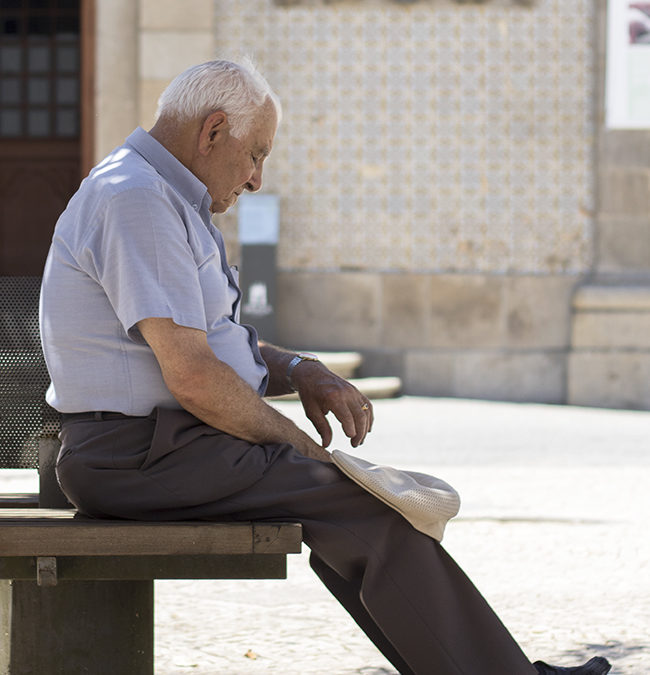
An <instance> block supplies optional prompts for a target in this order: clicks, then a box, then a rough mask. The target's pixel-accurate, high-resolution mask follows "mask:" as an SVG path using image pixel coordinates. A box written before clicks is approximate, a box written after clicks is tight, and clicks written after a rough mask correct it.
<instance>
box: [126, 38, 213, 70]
mask: <svg viewBox="0 0 650 675" xmlns="http://www.w3.org/2000/svg"><path fill="white" fill-rule="evenodd" d="M213 53H214V36H213V34H212V32H211V31H210V30H205V31H201V32H199V31H191V32H189V31H155V32H152V31H149V32H143V33H141V34H140V65H139V68H140V77H141V78H142V79H153V80H165V79H167V80H171V79H172V78H174V77H176V75H178V74H179V73H181V72H182V71H183V70H185V69H186V68H189V66H193V65H196V64H198V63H203V62H205V61H209V60H210V59H211V58H212V57H213Z"/></svg>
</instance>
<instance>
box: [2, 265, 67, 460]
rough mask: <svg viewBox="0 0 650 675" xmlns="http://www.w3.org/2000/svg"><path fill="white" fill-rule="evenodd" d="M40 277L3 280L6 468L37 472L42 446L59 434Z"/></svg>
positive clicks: (3, 376)
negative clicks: (48, 396) (43, 336)
mask: <svg viewBox="0 0 650 675" xmlns="http://www.w3.org/2000/svg"><path fill="white" fill-rule="evenodd" d="M40 285H41V278H40V277H2V276H0V468H15V469H20V468H26V469H31V468H37V467H38V441H39V439H41V438H45V437H52V436H55V435H56V434H57V433H58V430H59V416H58V413H57V412H56V411H55V410H53V409H52V408H50V406H48V405H47V403H45V390H46V389H47V386H48V384H49V382H50V378H49V375H48V373H47V368H46V367H45V360H44V358H43V353H42V351H41V342H40V335H39V329H38V297H39V291H40Z"/></svg>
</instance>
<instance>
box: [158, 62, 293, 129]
mask: <svg viewBox="0 0 650 675" xmlns="http://www.w3.org/2000/svg"><path fill="white" fill-rule="evenodd" d="M267 99H269V100H271V102H272V103H273V105H274V106H275V111H276V113H277V118H278V124H279V123H280V118H281V116H282V107H281V105H280V100H279V99H278V97H277V96H276V94H275V93H274V92H273V90H272V89H271V87H270V86H269V83H268V82H267V81H266V80H265V79H264V77H262V75H261V74H260V73H259V71H258V70H257V69H256V68H255V66H254V65H253V63H252V62H251V61H250V60H249V59H244V60H243V62H242V63H234V62H232V61H222V60H217V61H208V62H207V63H202V64H200V65H198V66H192V67H191V68H188V69H187V70H185V71H184V72H182V73H181V74H180V75H178V76H177V77H176V78H174V80H172V82H171V83H170V84H169V86H168V87H167V88H166V89H165V91H163V93H162V94H161V95H160V98H159V99H158V110H157V111H156V119H158V118H159V117H173V118H175V119H178V120H181V121H186V120H190V119H199V118H205V117H207V116H208V115H210V114H211V113H213V112H215V111H217V110H222V111H223V112H225V113H226V115H228V121H229V123H230V134H231V135H232V136H234V137H235V138H241V137H242V136H243V135H244V134H246V133H247V132H248V130H249V129H250V125H251V123H252V121H253V117H254V114H255V112H256V111H257V109H258V108H259V107H260V106H261V105H263V104H264V102H265V101H266V100H267Z"/></svg>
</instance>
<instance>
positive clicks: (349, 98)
mask: <svg viewBox="0 0 650 675" xmlns="http://www.w3.org/2000/svg"><path fill="white" fill-rule="evenodd" d="M281 5H283V3H274V2H272V0H252V1H251V2H247V3H229V2H225V1H221V0H217V1H216V2H215V12H216V19H215V35H216V44H217V45H218V47H219V50H218V51H219V52H222V53H224V54H226V55H229V54H232V53H234V54H236V53H237V52H239V51H244V52H246V51H248V52H250V53H252V54H253V56H254V57H255V59H256V61H257V63H258V65H259V66H260V69H261V70H262V71H263V72H264V73H266V74H267V76H268V78H269V80H270V82H271V84H272V85H273V87H274V88H275V89H276V90H277V92H278V93H279V95H280V97H281V99H282V101H283V105H284V121H283V124H282V127H281V129H280V131H279V133H278V137H277V139H276V147H275V149H274V151H273V155H272V157H271V159H270V160H269V162H268V166H267V169H266V177H265V188H264V189H265V190H268V191H270V192H276V193H278V194H280V196H281V199H282V219H281V232H280V244H279V250H278V260H279V265H280V280H279V282H280V283H279V308H278V319H279V335H280V339H281V340H282V341H283V342H284V343H285V344H290V345H293V346H297V347H303V348H309V347H311V348H319V349H357V350H361V351H362V352H363V353H364V356H365V360H364V374H368V375H374V374H398V375H400V376H402V378H403V380H404V383H405V389H406V391H407V392H411V393H422V394H439V395H453V396H478V397H488V398H503V399H509V400H532V401H547V402H560V401H564V400H565V399H566V361H567V353H568V348H569V342H570V326H571V296H572V293H573V290H574V288H575V286H576V285H577V284H578V283H579V282H580V280H581V279H582V278H583V277H584V276H585V275H586V274H588V273H589V271H590V270H591V268H592V266H593V263H594V257H595V237H594V219H593V214H594V208H595V203H594V202H595V195H594V180H593V166H594V150H595V120H594V107H593V98H594V87H595V76H596V75H595V58H594V50H593V34H594V26H595V21H596V14H595V8H594V5H593V3H592V2H591V0H577V1H575V2H571V3H566V2H561V1H560V0H540V1H539V2H536V3H532V4H531V6H530V7H522V6H513V5H511V6H505V5H504V4H491V3H488V4H469V3H467V4H462V5H458V4H450V3H444V4H443V3H429V2H426V3H413V4H408V3H401V4H400V3H389V2H383V3H382V2H373V3H360V2H347V3H325V4H323V3H308V4H307V5H305V4H303V3H284V6H281ZM220 226H221V227H222V229H223V230H224V231H225V234H226V237H227V240H228V243H229V244H230V247H231V249H232V250H233V251H234V252H235V255H236V248H237V245H236V218H235V214H232V215H230V216H227V217H225V218H222V219H220Z"/></svg>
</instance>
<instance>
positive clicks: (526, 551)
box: [0, 398, 650, 675]
mask: <svg viewBox="0 0 650 675" xmlns="http://www.w3.org/2000/svg"><path fill="white" fill-rule="evenodd" d="M278 407H280V408H281V409H282V410H283V411H285V413H286V414H288V415H290V416H291V417H293V418H294V419H296V421H298V422H299V423H300V424H304V425H305V427H306V425H307V424H308V423H306V422H305V420H304V418H303V417H302V413H301V411H300V408H299V404H295V403H282V404H280V405H278ZM375 409H376V413H377V422H376V427H375V430H374V431H373V433H372V434H371V436H370V437H369V440H368V441H367V442H366V443H365V445H364V446H363V448H360V449H358V450H357V451H355V453H356V454H358V455H360V456H363V457H367V458H371V459H373V461H377V462H378V463H381V462H384V463H389V464H392V465H393V466H398V467H403V468H410V469H416V470H424V471H427V472H430V473H434V474H437V475H439V476H441V477H442V478H445V479H446V480H448V481H449V482H450V483H452V484H453V485H454V486H455V487H456V488H457V489H458V490H459V492H460V493H461V497H462V500H463V504H462V507H461V512H460V516H459V517H458V518H457V519H456V520H454V521H452V522H451V523H450V524H449V526H448V527H447V532H446V536H445V542H444V543H445V546H446V548H447V549H448V550H449V552H450V553H451V554H452V555H453V556H454V557H455V558H456V560H457V561H458V562H459V564H460V565H461V566H462V567H463V568H464V569H465V571H466V572H467V573H468V574H469V575H470V577H471V578H472V579H473V580H474V582H475V583H476V584H477V586H478V587H479V588H480V589H481V591H482V592H483V594H484V595H485V596H486V597H487V599H488V600H489V601H490V603H491V604H492V606H493V607H494V608H495V609H496V611H497V613H498V614H499V615H500V616H501V618H502V619H503V621H504V622H505V624H506V625H507V626H508V627H509V628H510V630H511V631H512V633H513V634H514V635H515V636H516V638H517V639H518V640H519V642H520V643H521V645H522V647H523V648H524V650H525V651H526V653H527V654H528V655H529V656H530V657H531V658H533V659H537V658H543V659H545V660H549V661H551V662H556V663H562V664H566V665H570V664H574V663H579V662H582V661H584V660H586V658H587V656H588V655H591V654H595V653H599V654H603V655H605V656H607V657H608V658H609V659H610V660H611V661H612V663H613V664H614V668H613V669H612V675H622V674H624V675H647V674H648V673H650V537H649V536H648V535H649V528H648V521H649V520H650V413H642V412H629V411H611V410H598V409H582V408H569V407H554V406H538V405H516V404H507V403H489V402H476V401H459V400H455V401H452V400H445V399H427V398H401V399H396V400H388V401H377V402H376V403H375ZM336 445H338V447H341V448H343V449H345V446H344V443H343V440H342V439H341V436H338V437H337V443H336ZM30 481H33V476H32V475H31V474H30V473H29V472H23V471H20V472H12V473H11V474H8V472H6V471H5V472H0V490H10V489H21V488H22V487H29V485H28V484H29V482H30ZM156 593H157V599H156V617H157V618H156V622H157V623H156V664H157V667H156V673H157V675H172V674H173V675H177V674H182V673H193V674H196V675H216V674H225V675H252V674H254V673H269V674H278V675H280V674H282V675H307V674H314V675H326V674H327V675H352V674H353V673H361V674H363V675H388V674H394V672H395V671H394V670H393V669H392V668H391V666H390V664H388V663H387V662H386V661H385V660H384V659H383V657H382V656H381V654H379V653H378V652H377V651H376V650H375V649H374V647H373V646H372V645H371V644H370V643H369V642H368V641H367V640H366V639H365V637H364V636H363V634H362V633H360V631H359V630H358V629H357V628H356V626H355V624H354V623H353V622H352V621H351V620H350V619H349V618H348V616H347V615H346V614H345V612H344V611H343V610H341V609H340V608H339V607H338V605H337V604H336V602H335V601H334V600H333V599H331V598H330V596H329V595H328V593H327V591H325V590H324V589H323V588H322V587H321V586H320V584H319V583H318V582H317V581H316V580H315V577H314V575H313V574H312V573H311V571H310V570H309V567H308V563H307V556H306V553H305V554H303V555H299V556H291V558H290V566H289V579H288V580H287V581H238V582H228V581H160V582H157V583H156ZM431 675H435V674H433V673H432V674H431ZM476 675H480V674H478V673H477V674H476ZM504 675H516V674H507V673H504Z"/></svg>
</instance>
